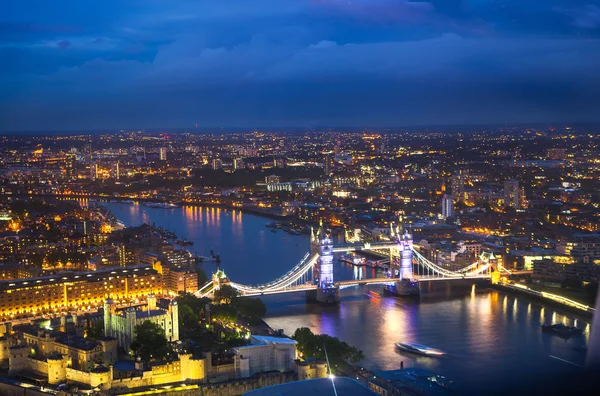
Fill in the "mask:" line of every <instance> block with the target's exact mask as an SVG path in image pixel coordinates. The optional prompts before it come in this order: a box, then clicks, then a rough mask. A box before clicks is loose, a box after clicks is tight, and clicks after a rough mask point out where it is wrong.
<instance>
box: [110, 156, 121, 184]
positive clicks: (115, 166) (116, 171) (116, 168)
mask: <svg viewBox="0 0 600 396" xmlns="http://www.w3.org/2000/svg"><path fill="white" fill-rule="evenodd" d="M112 177H113V178H114V179H115V180H119V179H120V178H121V172H120V169H119V161H117V162H115V163H113V166H112Z"/></svg>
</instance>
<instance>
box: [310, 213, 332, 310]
mask: <svg viewBox="0 0 600 396" xmlns="http://www.w3.org/2000/svg"><path fill="white" fill-rule="evenodd" d="M310 247H311V251H312V252H313V254H314V253H317V254H318V255H319V259H318V260H317V262H316V263H315V266H314V268H313V280H314V281H315V282H316V284H317V290H316V295H314V296H313V295H312V294H313V293H310V292H309V293H307V298H308V299H310V300H312V299H314V300H316V301H317V302H321V303H337V302H339V301H340V289H339V286H336V285H335V284H334V282H333V240H332V239H331V231H330V230H325V228H324V227H323V222H322V221H321V224H320V227H319V229H318V230H317V231H316V232H311V237H310Z"/></svg>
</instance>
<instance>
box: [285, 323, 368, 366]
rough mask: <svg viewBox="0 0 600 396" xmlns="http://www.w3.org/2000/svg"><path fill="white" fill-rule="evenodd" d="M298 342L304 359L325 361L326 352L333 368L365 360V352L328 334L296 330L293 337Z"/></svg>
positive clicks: (304, 329)
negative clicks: (312, 358)
mask: <svg viewBox="0 0 600 396" xmlns="http://www.w3.org/2000/svg"><path fill="white" fill-rule="evenodd" d="M292 338H293V339H294V340H296V341H297V342H298V344H297V346H296V347H297V348H298V351H299V352H301V353H302V356H303V357H304V358H311V357H314V358H317V359H325V358H326V357H325V350H327V357H328V358H329V363H330V364H331V366H332V368H333V367H335V366H338V365H344V364H347V363H352V364H357V363H358V362H360V361H361V360H363V359H364V358H365V356H364V354H363V352H362V351H361V350H360V349H358V348H356V347H354V346H351V345H348V344H347V343H346V342H344V341H340V339H339V338H337V337H331V336H328V335H327V334H320V335H315V334H313V332H312V331H311V330H310V329H309V328H307V327H302V328H299V329H296V331H295V332H294V335H293V337H292Z"/></svg>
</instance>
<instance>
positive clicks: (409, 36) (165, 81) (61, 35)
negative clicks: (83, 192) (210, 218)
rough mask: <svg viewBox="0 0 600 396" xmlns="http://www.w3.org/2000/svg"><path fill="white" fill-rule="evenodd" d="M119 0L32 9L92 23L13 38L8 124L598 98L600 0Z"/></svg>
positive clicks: (4, 51)
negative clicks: (86, 7)
mask: <svg viewBox="0 0 600 396" xmlns="http://www.w3.org/2000/svg"><path fill="white" fill-rule="evenodd" d="M107 1H108V4H107V6H106V9H104V8H98V9H95V10H94V12H92V15H93V14H94V13H97V14H98V16H97V18H96V16H95V15H94V17H93V18H90V17H89V14H90V13H89V12H87V13H85V14H83V9H81V8H78V7H79V6H77V4H79V3H77V2H73V3H72V4H73V7H74V10H73V14H72V15H69V16H67V15H63V14H59V15H55V14H52V11H51V10H44V12H47V13H48V15H47V16H45V15H42V11H39V10H37V9H36V10H33V11H32V13H33V14H36V13H38V14H39V15H37V16H36V15H34V16H32V17H31V18H32V21H31V24H30V25H31V26H34V25H37V26H47V25H49V24H48V23H47V22H48V20H51V19H56V22H55V23H56V25H57V26H63V25H64V26H68V25H69V24H74V25H77V24H80V25H81V27H80V29H79V30H77V31H60V29H57V31H54V30H53V29H46V28H44V29H28V28H27V29H25V28H22V29H21V30H26V31H27V35H24V34H23V35H20V36H19V40H16V39H15V40H12V41H11V40H2V39H0V43H1V44H0V107H1V108H2V110H3V113H5V114H10V117H9V119H8V120H7V121H6V123H5V125H3V126H0V128H2V127H4V128H7V127H9V126H18V125H21V128H26V126H27V125H29V126H30V127H35V125H51V124H52V125H55V126H60V125H66V124H67V123H69V124H70V125H78V124H81V125H83V124H86V123H88V122H89V123H92V124H94V125H120V126H124V125H132V124H135V125H139V124H143V125H139V126H151V125H150V124H152V123H160V122H163V125H166V124H173V125H176V124H177V123H179V122H188V121H186V120H187V119H188V118H192V119H195V118H196V117H199V116H203V117H204V119H205V121H206V122H212V123H215V124H223V123H225V124H227V123H229V122H231V123H239V124H243V123H244V122H256V123H260V120H263V121H264V122H272V123H275V122H280V123H285V120H289V121H290V122H293V123H302V122H304V121H303V120H308V121H306V122H315V123H319V122H322V123H332V124H335V123H336V122H341V121H343V122H348V123H350V122H367V121H369V120H370V121H369V122H375V121H381V122H382V123H383V122H385V123H390V124H391V123H394V122H396V123H397V124H403V122H408V121H410V122H413V123H415V122H417V120H418V119H421V120H424V121H423V122H425V121H427V120H428V119H429V118H430V116H436V117H438V119H436V122H434V123H443V122H444V120H448V121H449V122H454V121H457V120H461V119H462V120H463V121H464V120H468V119H469V118H470V117H471V118H473V119H475V118H477V119H478V121H481V120H483V119H485V118H486V117H487V119H490V120H491V119H502V117H508V118H511V119H517V118H519V117H521V116H523V117H525V116H526V117H532V118H535V117H542V116H544V115H550V116H552V117H554V116H556V117H558V116H559V115H560V116H562V115H564V117H565V118H567V117H568V116H569V115H572V116H573V117H582V118H585V117H588V116H590V114H591V116H594V115H595V114H596V113H595V112H594V111H593V110H589V109H590V106H593V105H598V104H599V103H598V99H596V98H595V97H594V96H590V95H589V92H592V91H594V90H597V91H600V82H599V81H598V80H599V78H598V77H597V75H596V74H597V73H596V72H595V70H596V69H597V68H598V67H599V66H600V59H599V57H600V55H597V54H600V44H599V41H598V40H597V39H594V29H593V26H596V20H595V15H596V14H595V12H596V9H595V8H594V7H587V6H586V7H583V6H581V7H580V6H579V5H578V4H574V3H575V1H572V2H570V3H566V0H565V1H563V0H548V2H547V3H546V2H544V4H542V5H540V4H541V3H540V2H538V1H534V0H521V1H519V2H518V4H517V3H515V2H512V3H510V4H512V6H511V7H498V5H496V4H495V3H496V2H489V1H487V0H465V1H460V2H459V1H453V0H439V1H438V0H432V1H429V2H414V1H405V0H396V1H393V0H353V1H350V2H349V1H341V0H329V1H325V0H320V1H319V0H306V1H300V0H298V1H274V0H273V1H268V0H259V1H258V2H247V1H238V2H234V3H229V2H214V1H208V2H202V1H181V2H160V1H150V2H148V1H139V2H138V1H133V0H132V1H131V2H127V5H121V4H123V3H120V2H117V1H110V0H107ZM232 1H233V0H232ZM492 3H493V4H492ZM569 4H571V5H570V6H569ZM492 6H493V7H492ZM121 7H124V8H125V9H123V10H121ZM552 7H559V8H552ZM596 8H597V7H596ZM119 10H121V12H119ZM0 11H1V6H0ZM537 11H539V12H537ZM533 12H536V13H535V15H536V18H534V19H533V20H532V18H531V15H532V13H533ZM34 17H35V18H34ZM33 19H35V21H34V20H33ZM9 20H10V19H9ZM88 22H89V23H88ZM88 25H90V26H88ZM15 30H19V29H15ZM30 30H31V31H30ZM0 32H2V25H0ZM523 32H526V33H527V34H523ZM25 38H26V39H25ZM63 109H69V113H68V114H67V113H65V112H63ZM469 109H473V111H470V110H469ZM519 109H522V112H521V113H519ZM5 110H6V111H5ZM65 111H66V110H65ZM453 112H456V114H454V113H453ZM40 113H44V114H48V115H47V116H44V117H45V118H40V117H41V116H40ZM428 113H431V114H428ZM161 120H162V121H161ZM336 120H337V121H336ZM361 120H362V121H361Z"/></svg>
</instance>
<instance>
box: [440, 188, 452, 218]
mask: <svg viewBox="0 0 600 396" xmlns="http://www.w3.org/2000/svg"><path fill="white" fill-rule="evenodd" d="M452 216H454V203H453V202H452V195H446V194H444V196H443V197H442V218H444V219H447V218H448V217H452Z"/></svg>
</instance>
